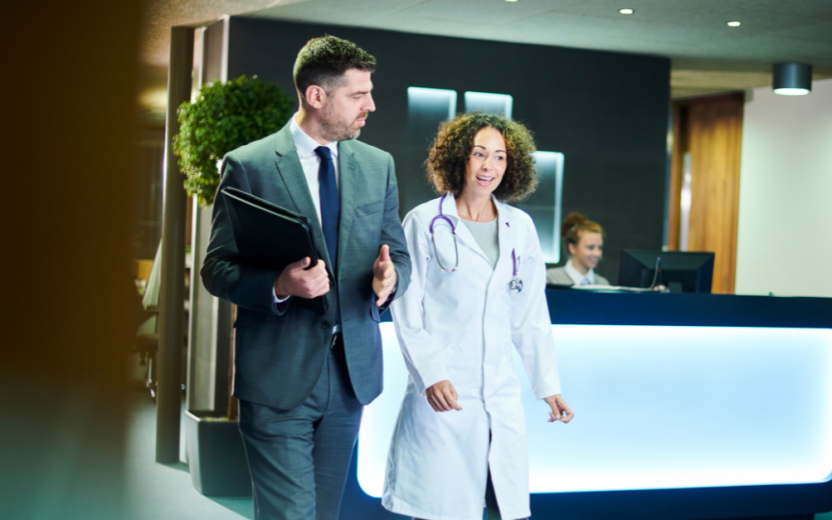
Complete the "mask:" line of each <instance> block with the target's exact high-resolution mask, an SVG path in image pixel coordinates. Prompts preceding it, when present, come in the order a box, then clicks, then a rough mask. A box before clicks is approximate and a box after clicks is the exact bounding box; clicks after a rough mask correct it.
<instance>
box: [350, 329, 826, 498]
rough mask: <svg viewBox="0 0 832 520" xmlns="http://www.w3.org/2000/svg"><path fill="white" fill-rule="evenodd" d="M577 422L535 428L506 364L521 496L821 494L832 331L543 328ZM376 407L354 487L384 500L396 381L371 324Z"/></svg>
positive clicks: (536, 417)
mask: <svg viewBox="0 0 832 520" xmlns="http://www.w3.org/2000/svg"><path fill="white" fill-rule="evenodd" d="M552 328H553V330H554V334H555V338H556V345H557V349H558V359H559V364H560V373H561V378H562V384H563V388H564V397H565V398H566V399H567V401H568V402H569V404H570V405H571V406H572V407H573V408H574V410H575V414H576V418H575V420H574V422H573V423H571V424H568V425H563V424H549V423H547V422H546V414H547V410H548V407H547V406H546V405H545V404H544V403H542V402H540V401H534V400H533V399H532V396H531V391H530V388H529V384H528V377H527V376H526V375H525V373H523V368H522V365H521V364H520V362H519V357H517V356H516V355H515V370H516V371H518V375H519V379H520V381H521V385H522V401H523V406H524V408H525V410H526V423H527V437H528V443H529V460H530V463H529V471H530V486H531V491H532V492H535V493H556V492H569V491H608V490H632V489H668V488H692V487H713V486H753V485H770V484H798V483H819V482H826V481H828V480H829V478H830V474H832V385H831V384H830V382H832V377H830V376H832V330H830V329H797V328H794V329H786V328H739V327H655V326H598V325H553V326H552ZM382 337H383V342H384V363H385V374H384V378H385V381H384V388H385V391H384V394H382V396H381V397H379V398H378V399H377V400H376V401H375V402H373V403H372V404H371V405H370V406H368V407H367V408H366V409H365V414H364V418H363V421H362V425H361V433H360V435H359V441H358V442H359V447H358V481H359V484H360V485H361V487H362V488H363V489H364V491H365V492H366V493H367V494H369V495H372V496H376V497H378V496H381V493H382V487H383V480H384V467H385V462H386V458H387V449H388V447H389V444H390V439H391V436H392V432H393V426H394V424H395V419H396V415H397V414H398V407H399V404H400V403H401V397H402V395H403V393H404V389H405V385H406V381H407V372H406V369H405V367H404V363H403V362H402V359H401V353H400V352H399V349H398V344H397V340H396V335H395V332H394V330H393V324H392V323H384V324H382Z"/></svg>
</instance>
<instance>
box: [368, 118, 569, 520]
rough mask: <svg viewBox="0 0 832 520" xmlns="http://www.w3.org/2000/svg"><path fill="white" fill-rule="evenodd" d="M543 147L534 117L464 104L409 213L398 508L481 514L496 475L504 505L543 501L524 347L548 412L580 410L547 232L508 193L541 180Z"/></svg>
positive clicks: (508, 508) (503, 509) (389, 482)
mask: <svg viewBox="0 0 832 520" xmlns="http://www.w3.org/2000/svg"><path fill="white" fill-rule="evenodd" d="M533 152H534V143H533V140H532V137H531V135H530V134H529V132H528V130H526V128H525V127H523V126H522V125H520V124H519V123H517V122H514V121H511V120H509V119H505V118H503V117H500V116H496V115H493V114H485V113H473V114H463V115H461V116H457V117H456V118H455V119H454V120H452V121H450V122H448V123H446V124H444V125H443V126H442V128H441V129H440V132H439V135H438V136H437V138H436V141H435V142H434V144H433V148H432V150H431V152H430V157H429V159H428V161H427V167H428V175H429V178H430V180H431V182H432V183H433V185H434V187H435V188H436V189H437V191H439V192H440V193H443V194H444V195H442V197H440V198H438V199H435V200H432V201H430V202H427V203H425V204H422V205H420V206H418V207H417V208H415V209H414V210H413V211H411V212H410V213H409V214H408V215H407V217H406V218H405V220H404V223H403V225H404V229H405V236H406V238H407V245H408V249H409V250H410V255H411V261H412V262H413V271H412V275H411V283H410V286H409V287H408V290H407V292H405V293H404V295H402V297H400V298H399V299H397V300H396V301H395V302H393V305H392V307H391V308H392V313H393V322H394V324H395V327H396V332H397V334H398V339H399V344H400V345H401V349H402V353H403V354H404V359H405V363H406V365H407V368H408V371H409V373H410V377H409V378H408V384H407V391H406V394H405V397H404V400H403V402H402V406H401V410H400V412H399V417H398V420H397V424H396V427H395V430H394V434H393V439H392V443H391V446H390V453H389V455H388V461H387V471H386V476H385V486H384V496H383V498H382V504H383V505H384V507H385V508H387V509H389V510H390V511H393V512H395V513H399V514H402V515H409V516H412V517H415V518H423V519H436V520H481V519H482V515H483V506H484V505H485V502H486V500H485V498H486V487H487V484H489V488H490V487H491V486H493V495H494V496H495V497H496V504H497V506H498V508H499V517H500V518H502V519H504V520H515V519H520V518H527V517H528V516H529V515H530V514H531V513H530V511H529V484H528V479H529V474H528V457H527V452H526V433H525V417H524V413H523V407H522V404H521V401H520V384H519V381H518V379H517V376H516V375H515V372H514V369H513V362H512V349H515V348H516V349H517V351H518V352H519V353H520V356H521V357H522V359H523V364H524V365H525V367H526V371H527V373H528V375H529V378H530V380H531V383H532V388H533V390H534V394H535V397H536V398H538V399H545V401H546V403H547V404H548V405H549V406H550V408H551V411H550V413H549V421H550V422H554V421H563V422H569V421H570V420H571V419H572V416H573V414H572V411H571V410H570V409H569V406H568V405H567V404H566V402H565V401H564V400H563V399H562V398H561V396H560V381H559V376H558V367H557V360H556V358H555V348H554V340H553V337H552V327H551V322H550V320H549V311H548V308H547V305H546V298H545V294H544V291H545V286H546V266H545V264H544V261H543V258H542V254H541V250H540V244H539V241H538V238H537V232H536V230H535V227H534V224H533V222H532V219H531V218H530V217H529V216H528V215H527V214H526V213H524V212H523V211H521V210H519V209H517V208H514V207H512V206H509V205H507V204H504V203H503V202H501V201H507V200H514V199H519V198H522V197H524V196H526V195H528V194H529V193H531V192H532V191H533V190H534V188H535V185H536V174H535V169H534V159H533V156H532V153H533ZM489 495H490V493H489ZM489 514H490V512H489Z"/></svg>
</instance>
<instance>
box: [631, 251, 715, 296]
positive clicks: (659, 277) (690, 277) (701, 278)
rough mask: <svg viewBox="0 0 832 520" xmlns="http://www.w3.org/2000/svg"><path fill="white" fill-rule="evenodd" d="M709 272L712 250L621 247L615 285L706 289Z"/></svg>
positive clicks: (711, 264)
mask: <svg viewBox="0 0 832 520" xmlns="http://www.w3.org/2000/svg"><path fill="white" fill-rule="evenodd" d="M657 267H659V268H660V270H659V272H658V273H657V272H656V268H657ZM713 274H714V253H688V252H682V251H654V250H644V249H625V250H624V251H622V252H621V269H620V271H619V275H618V285H623V286H626V287H651V286H654V287H655V286H659V285H664V286H665V287H667V288H668V289H670V291H671V292H699V293H709V292H711V279H712V278H713Z"/></svg>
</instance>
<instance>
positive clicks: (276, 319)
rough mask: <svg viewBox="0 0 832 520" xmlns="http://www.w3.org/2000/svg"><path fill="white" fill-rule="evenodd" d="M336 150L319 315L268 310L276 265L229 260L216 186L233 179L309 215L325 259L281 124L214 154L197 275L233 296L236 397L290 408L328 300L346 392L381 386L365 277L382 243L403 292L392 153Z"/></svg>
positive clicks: (318, 363)
mask: <svg viewBox="0 0 832 520" xmlns="http://www.w3.org/2000/svg"><path fill="white" fill-rule="evenodd" d="M338 156H339V160H340V195H341V219H340V224H339V229H338V273H336V274H337V278H336V277H333V279H336V280H337V283H335V284H333V285H332V287H331V289H330V291H329V293H328V294H327V295H326V298H327V300H328V304H329V310H328V311H327V313H326V314H324V315H320V314H317V313H316V312H314V311H311V310H309V309H307V308H305V307H303V306H300V305H295V304H293V303H291V302H290V304H289V307H288V309H287V310H286V311H285V312H284V313H282V314H278V313H277V312H276V311H275V309H274V306H273V301H272V288H273V286H274V282H275V280H277V277H278V275H279V274H280V273H279V272H278V271H272V270H266V269H255V268H252V267H249V266H246V265H242V264H240V263H239V262H237V260H236V258H237V245H236V243H235V242H234V235H233V232H232V229H231V222H230V220H229V217H228V213H227V212H226V210H225V203H224V201H223V200H222V195H221V191H222V190H223V189H225V188H228V187H235V188H238V189H240V190H243V191H247V192H249V193H252V194H254V195H256V196H258V197H261V198H263V199H265V200H268V201H270V202H273V203H275V204H278V205H280V206H283V207H285V208H288V209H291V210H293V211H297V212H298V213H301V214H303V215H306V217H308V218H309V220H310V221H312V226H313V238H314V242H315V246H316V247H317V248H318V251H321V254H322V258H323V260H324V261H325V262H326V264H327V267H328V268H329V266H331V263H330V261H329V253H328V252H327V250H326V243H325V241H324V236H323V231H322V230H321V225H320V222H319V221H318V215H317V212H316V211H315V206H314V204H313V202H312V197H311V195H310V192H309V186H308V183H307V182H306V177H305V176H304V173H303V168H302V167H301V164H300V160H299V159H298V155H297V151H296V150H295V144H294V141H293V140H292V134H291V132H290V130H289V125H288V124H287V125H286V126H285V127H284V128H283V129H282V130H280V131H279V132H277V133H276V134H273V135H270V136H268V137H266V138H264V139H261V140H259V141H256V142H253V143H250V144H248V145H246V146H243V147H241V148H238V149H237V150H234V151H233V152H230V153H229V154H228V155H226V157H225V160H224V161H223V173H222V180H221V182H220V187H219V190H220V191H219V192H218V194H217V199H216V201H215V203H214V215H213V225H212V229H211V242H210V243H209V245H208V254H207V256H206V257H205V263H204V265H203V266H202V270H201V275H202V280H203V283H204V284H205V287H206V289H207V290H208V292H210V293H211V294H213V295H214V296H217V297H219V298H222V299H225V300H228V301H230V302H232V303H235V304H237V321H236V323H235V324H234V327H235V328H236V332H235V333H236V360H235V373H234V395H235V396H236V397H238V398H240V399H244V400H246V401H251V402H254V403H258V404H262V405H266V406H271V407H274V408H280V409H284V410H289V409H292V408H294V407H296V406H297V405H299V404H300V403H301V402H303V400H304V399H306V398H307V397H308V396H309V395H310V393H311V392H312V389H313V388H314V386H315V383H316V382H317V380H318V377H319V376H320V375H321V371H322V369H323V364H324V362H325V361H326V356H327V354H328V352H329V344H330V340H331V338H332V327H333V323H334V320H335V305H336V298H338V301H340V303H341V331H342V334H343V338H344V348H345V351H346V356H347V365H348V367H349V372H350V379H351V380H352V386H353V389H354V390H355V394H356V396H357V397H358V399H359V401H361V403H362V404H368V403H370V402H371V401H372V400H373V399H375V398H376V397H377V396H378V395H379V394H380V393H381V390H382V366H383V365H382V359H381V337H380V334H379V328H378V321H379V312H380V309H379V308H378V307H376V305H375V298H374V294H373V290H372V279H373V262H374V261H375V259H376V258H377V257H378V253H379V248H380V247H381V246H382V245H383V244H387V245H389V246H390V256H391V258H392V260H393V263H394V265H395V268H396V273H397V274H398V290H397V292H396V295H397V296H399V295H401V294H403V293H404V292H405V290H407V285H408V282H409V280H410V257H409V256H408V253H407V245H406V243H405V239H404V233H403V231H402V226H401V221H400V220H399V214H398V211H399V195H398V190H397V187H396V175H395V171H394V167H393V157H392V156H391V155H390V154H389V153H387V152H384V151H382V150H379V149H378V148H374V147H372V146H369V145H367V144H364V143H361V142H359V141H354V140H353V141H342V142H341V143H340V144H339V154H338ZM330 274H331V273H330ZM383 310H384V309H381V311H383Z"/></svg>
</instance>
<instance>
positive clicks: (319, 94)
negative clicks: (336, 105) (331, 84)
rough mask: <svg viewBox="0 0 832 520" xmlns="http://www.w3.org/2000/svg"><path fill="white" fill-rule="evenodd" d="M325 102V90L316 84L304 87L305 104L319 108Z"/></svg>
mask: <svg viewBox="0 0 832 520" xmlns="http://www.w3.org/2000/svg"><path fill="white" fill-rule="evenodd" d="M325 102H326V91H325V90H324V89H323V88H321V87H319V86H318V85H310V87H309V88H307V89H306V104H307V105H309V106H310V107H312V108H316V109H320V108H321V107H323V106H324V103H325Z"/></svg>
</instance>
